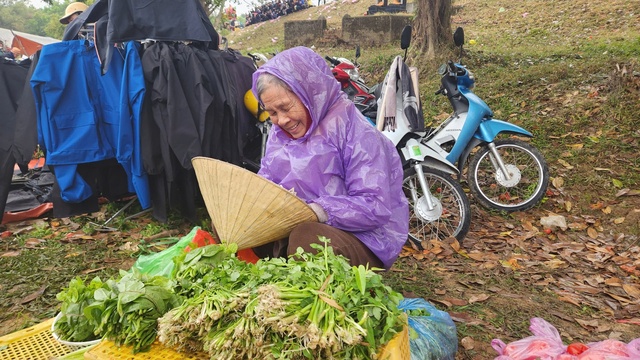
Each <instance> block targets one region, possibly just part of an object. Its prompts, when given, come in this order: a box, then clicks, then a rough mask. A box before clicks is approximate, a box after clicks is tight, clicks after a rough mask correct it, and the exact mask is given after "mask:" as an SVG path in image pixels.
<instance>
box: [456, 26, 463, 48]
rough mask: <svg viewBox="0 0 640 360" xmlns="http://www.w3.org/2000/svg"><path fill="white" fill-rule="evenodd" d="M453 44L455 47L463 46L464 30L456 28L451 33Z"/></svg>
mask: <svg viewBox="0 0 640 360" xmlns="http://www.w3.org/2000/svg"><path fill="white" fill-rule="evenodd" d="M453 43H454V44H455V45H456V46H462V45H463V44H464V29H462V28H461V27H458V28H457V29H456V31H455V32H454V33H453Z"/></svg>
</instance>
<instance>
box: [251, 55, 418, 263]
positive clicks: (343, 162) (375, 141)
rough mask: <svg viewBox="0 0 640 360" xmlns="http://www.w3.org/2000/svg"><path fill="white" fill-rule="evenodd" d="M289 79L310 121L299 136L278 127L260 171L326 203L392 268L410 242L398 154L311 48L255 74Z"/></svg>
mask: <svg viewBox="0 0 640 360" xmlns="http://www.w3.org/2000/svg"><path fill="white" fill-rule="evenodd" d="M263 73H270V74H272V75H274V76H276V77H278V78H279V79H281V80H282V81H284V82H285V83H286V84H287V85H288V86H289V87H290V88H291V90H292V91H293V92H294V94H295V95H296V96H297V97H298V98H299V99H300V101H301V102H302V103H303V104H304V106H305V107H306V108H307V110H308V113H309V115H310V117H311V123H310V124H309V126H308V129H307V132H306V133H305V134H304V135H303V136H302V137H300V138H297V139H294V138H292V137H290V136H289V135H288V133H287V132H286V131H285V130H283V129H281V128H279V127H278V126H273V127H272V128H271V131H270V133H269V139H268V141H267V147H266V152H265V155H264V157H263V158H262V161H261V164H260V166H261V167H260V171H259V172H258V174H259V175H261V176H263V177H265V178H266V179H268V180H271V181H273V182H274V183H276V184H279V185H281V186H282V187H284V188H285V189H287V190H291V189H292V190H294V191H295V193H296V195H297V196H298V197H299V198H301V199H302V200H304V201H306V202H307V203H314V204H317V205H320V206H321V207H322V208H323V209H324V210H325V212H326V213H327V217H328V220H327V221H326V223H327V224H328V225H330V226H333V227H335V228H337V229H341V230H344V231H348V232H350V233H352V234H353V235H355V236H356V237H357V238H358V239H360V241H362V243H363V244H364V245H366V246H367V248H369V249H370V250H371V251H372V252H373V253H374V254H375V255H376V256H377V257H378V258H379V259H380V260H381V261H382V263H383V264H384V266H385V268H389V267H391V265H392V264H393V262H394V261H395V259H396V258H397V257H398V254H399V253H400V250H401V249H402V246H403V245H404V243H405V242H406V240H407V233H408V231H409V207H408V203H407V199H406V197H405V195H404V192H403V190H402V179H403V170H402V163H401V161H400V156H399V155H398V151H397V150H396V148H395V146H394V145H393V143H392V142H391V140H389V139H387V138H386V137H385V136H384V135H383V134H382V133H381V132H380V131H378V130H377V129H376V128H375V127H374V126H372V125H371V124H370V123H369V122H368V121H367V120H366V119H365V118H364V116H363V115H362V114H361V113H360V112H359V111H358V109H357V108H356V106H355V104H354V103H353V102H352V101H350V100H349V99H348V98H347V96H346V94H344V93H343V92H342V91H341V90H340V84H339V83H338V81H336V79H335V78H334V77H333V74H332V73H331V70H330V69H329V66H328V65H327V63H326V62H325V60H324V59H323V58H322V57H321V56H320V55H318V54H316V53H315V52H314V51H313V50H311V49H309V48H304V47H296V48H292V49H289V50H285V51H283V52H281V53H279V54H278V55H276V56H275V57H273V58H272V59H271V60H269V61H268V62H267V63H265V64H264V65H262V66H261V67H260V68H259V69H258V70H257V71H256V72H255V73H254V75H253V87H252V90H253V92H254V94H255V95H256V97H257V89H256V82H257V79H258V77H259V76H260V75H261V74H263Z"/></svg>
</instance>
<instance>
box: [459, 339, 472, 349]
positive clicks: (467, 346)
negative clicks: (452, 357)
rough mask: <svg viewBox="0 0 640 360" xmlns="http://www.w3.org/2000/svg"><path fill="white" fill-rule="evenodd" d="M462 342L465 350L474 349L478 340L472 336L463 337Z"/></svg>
mask: <svg viewBox="0 0 640 360" xmlns="http://www.w3.org/2000/svg"><path fill="white" fill-rule="evenodd" d="M460 344H461V345H462V347H463V348H465V350H473V348H474V347H475V346H476V342H475V341H474V340H473V338H472V337H470V336H465V337H463V338H462V339H461V340H460Z"/></svg>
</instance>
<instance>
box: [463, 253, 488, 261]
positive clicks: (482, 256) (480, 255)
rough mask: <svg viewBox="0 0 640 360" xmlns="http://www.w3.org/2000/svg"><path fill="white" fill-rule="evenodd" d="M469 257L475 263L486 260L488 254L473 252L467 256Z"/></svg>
mask: <svg viewBox="0 0 640 360" xmlns="http://www.w3.org/2000/svg"><path fill="white" fill-rule="evenodd" d="M467 256H468V257H469V258H471V259H473V260H475V261H484V260H486V254H485V253H482V252H479V251H473V252H470V253H468V254H467Z"/></svg>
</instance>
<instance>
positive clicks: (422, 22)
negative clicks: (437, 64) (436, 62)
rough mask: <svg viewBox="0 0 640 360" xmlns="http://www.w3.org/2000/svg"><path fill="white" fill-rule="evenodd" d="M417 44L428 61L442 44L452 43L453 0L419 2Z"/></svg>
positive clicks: (416, 28) (419, 0) (416, 20)
mask: <svg viewBox="0 0 640 360" xmlns="http://www.w3.org/2000/svg"><path fill="white" fill-rule="evenodd" d="M417 5H418V9H417V11H416V18H415V20H414V27H415V43H416V45H417V46H418V49H419V50H420V52H422V53H425V54H426V56H427V58H428V59H433V58H435V54H436V49H437V48H438V46H439V45H441V44H451V43H452V32H451V0H417Z"/></svg>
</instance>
